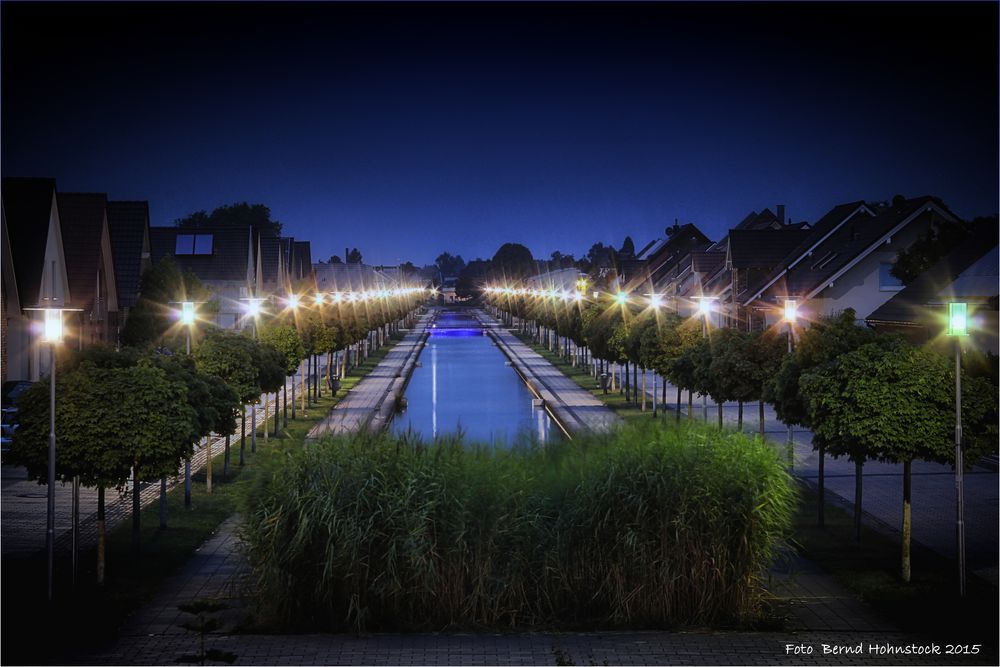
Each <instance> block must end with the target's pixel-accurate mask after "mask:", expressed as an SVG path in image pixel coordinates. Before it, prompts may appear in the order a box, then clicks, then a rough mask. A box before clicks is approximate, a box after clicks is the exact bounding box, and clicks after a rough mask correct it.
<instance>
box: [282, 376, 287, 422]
mask: <svg viewBox="0 0 1000 667" xmlns="http://www.w3.org/2000/svg"><path fill="white" fill-rule="evenodd" d="M281 403H282V413H283V422H284V423H283V424H282V425H283V426H284V427H285V428H288V376H285V384H283V385H282V386H281Z"/></svg>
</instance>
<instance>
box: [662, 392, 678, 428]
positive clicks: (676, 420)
mask: <svg viewBox="0 0 1000 667" xmlns="http://www.w3.org/2000/svg"><path fill="white" fill-rule="evenodd" d="M664 388H666V385H664ZM674 421H675V422H676V423H678V424H680V423H681V388H680V387H677V414H675V415H674Z"/></svg>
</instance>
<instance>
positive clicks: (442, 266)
mask: <svg viewBox="0 0 1000 667" xmlns="http://www.w3.org/2000/svg"><path fill="white" fill-rule="evenodd" d="M434 265H435V266H437V268H438V271H440V272H441V275H442V276H445V277H448V276H458V275H459V274H460V273H461V272H462V269H464V268H465V260H464V259H462V256H461V255H452V254H451V253H450V252H443V253H441V254H440V255H438V256H437V259H435V260H434Z"/></svg>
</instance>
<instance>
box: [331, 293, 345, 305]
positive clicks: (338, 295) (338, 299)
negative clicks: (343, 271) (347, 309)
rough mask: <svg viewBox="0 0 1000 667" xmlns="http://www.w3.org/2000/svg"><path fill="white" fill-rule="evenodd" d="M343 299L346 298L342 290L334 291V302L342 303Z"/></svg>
mask: <svg viewBox="0 0 1000 667" xmlns="http://www.w3.org/2000/svg"><path fill="white" fill-rule="evenodd" d="M343 299H344V295H343V294H341V293H340V292H334V293H333V302H334V303H340V302H341V301H342V300H343Z"/></svg>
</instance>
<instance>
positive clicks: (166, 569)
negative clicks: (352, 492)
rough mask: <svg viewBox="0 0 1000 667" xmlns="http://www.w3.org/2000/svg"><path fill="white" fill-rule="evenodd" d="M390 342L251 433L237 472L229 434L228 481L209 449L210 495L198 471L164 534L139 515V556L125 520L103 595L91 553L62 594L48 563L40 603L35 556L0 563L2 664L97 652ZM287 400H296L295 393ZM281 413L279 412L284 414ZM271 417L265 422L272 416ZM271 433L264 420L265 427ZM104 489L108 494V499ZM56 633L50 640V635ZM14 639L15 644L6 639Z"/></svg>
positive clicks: (39, 561) (171, 495) (67, 566)
mask: <svg viewBox="0 0 1000 667" xmlns="http://www.w3.org/2000/svg"><path fill="white" fill-rule="evenodd" d="M395 342H396V341H391V342H390V344H389V345H386V346H383V348H382V349H380V350H378V351H376V352H374V353H373V354H372V355H371V356H369V358H368V359H367V360H365V363H364V364H362V365H360V366H358V367H356V368H354V369H352V370H351V372H350V373H349V374H348V377H347V378H345V379H344V380H342V383H341V389H340V390H339V391H338V392H337V393H336V395H335V396H331V395H330V392H329V391H325V392H324V394H323V396H322V397H321V398H320V399H319V401H318V402H316V403H314V404H313V405H312V406H309V408H308V410H307V413H306V414H307V415H308V416H305V415H304V414H303V413H302V411H301V410H298V411H297V418H296V419H295V420H291V419H289V421H288V426H287V428H279V431H278V432H279V436H278V437H277V438H274V437H271V438H270V440H269V442H267V443H265V441H264V439H263V435H262V429H263V427H262V426H261V427H260V429H261V431H260V433H259V434H258V437H257V453H256V454H251V453H250V442H249V440H250V434H249V433H248V434H247V443H246V460H247V465H246V466H244V467H242V468H241V467H240V466H239V465H238V461H239V442H240V441H239V434H238V433H237V435H236V436H234V438H233V442H232V445H231V448H232V460H231V463H230V472H229V479H228V480H223V478H222V467H223V466H222V457H223V448H222V447H220V446H215V447H213V461H212V463H213V467H212V481H213V487H214V488H213V493H212V494H208V493H205V470H204V469H202V470H200V471H198V472H196V473H195V474H194V475H192V485H191V504H192V507H191V509H186V508H185V507H184V489H183V485H181V484H178V485H176V486H175V487H174V488H172V489H171V490H170V491H168V493H167V526H168V527H167V528H166V529H165V530H160V528H159V503H158V502H153V503H150V504H149V505H147V506H146V507H144V508H143V510H142V512H141V523H142V533H141V541H142V551H141V556H140V557H138V558H136V557H135V556H134V555H133V552H132V548H131V525H132V522H131V518H128V519H126V520H125V521H123V522H122V523H121V524H119V525H118V526H116V527H115V528H114V529H113V530H109V531H108V538H107V542H108V544H107V576H106V582H105V585H104V587H103V588H101V587H98V586H97V585H96V583H95V581H96V560H97V557H96V551H95V550H94V549H88V550H85V551H81V553H80V569H79V573H78V578H77V588H76V591H75V592H71V588H72V586H71V578H70V572H71V563H70V559H69V555H68V554H65V555H61V556H58V557H57V559H56V562H55V566H54V572H55V575H56V580H55V583H54V587H55V591H56V599H55V600H54V602H53V603H52V604H51V605H50V604H48V603H47V602H46V600H45V588H46V565H45V554H44V552H42V553H38V554H35V555H33V556H31V557H26V558H15V557H5V558H4V559H3V575H4V577H3V588H4V595H3V608H4V610H5V612H4V614H3V616H4V632H5V634H6V635H7V636H8V639H9V640H10V641H6V642H4V643H3V660H2V661H3V663H4V664H39V663H55V664H59V663H62V662H65V661H66V660H67V659H69V658H71V657H73V656H80V655H83V654H86V653H88V652H92V651H96V650H99V649H100V647H102V646H103V645H106V644H107V643H109V642H111V641H113V640H114V639H115V637H116V636H117V634H118V630H119V628H120V626H121V625H122V623H123V622H124V620H125V619H126V617H127V616H128V615H129V614H130V613H132V612H133V611H134V610H136V609H137V608H139V607H140V606H141V605H142V603H143V602H145V601H147V600H148V599H149V598H151V597H152V596H153V595H154V594H155V593H156V592H157V590H158V589H159V588H160V586H161V584H162V583H163V581H164V579H166V578H167V577H169V576H171V575H173V574H175V573H176V572H178V571H179V570H180V568H181V567H182V566H183V565H184V564H185V563H186V562H187V561H188V560H189V559H190V558H191V556H192V555H193V554H194V552H195V550H196V549H197V548H198V547H200V546H201V545H202V544H203V543H204V542H205V540H207V539H208V538H209V537H210V536H211V535H212V534H213V533H214V532H215V531H216V530H217V529H218V527H219V526H220V525H221V524H222V523H223V522H224V521H225V520H226V519H228V518H229V517H230V516H232V515H233V514H234V513H235V512H236V511H237V510H238V509H239V508H240V506H241V504H242V502H243V500H242V499H243V496H244V495H245V493H246V491H247V489H249V488H252V481H253V479H254V478H255V477H256V476H258V475H260V474H263V473H266V470H267V466H265V465H262V463H263V461H264V460H266V459H267V458H268V457H269V456H273V455H275V454H276V453H278V452H289V451H296V450H299V449H301V444H302V442H303V440H304V438H305V435H306V434H307V433H308V431H309V430H310V429H311V428H312V427H313V426H315V425H316V423H317V422H318V421H319V420H320V419H321V418H322V417H324V416H325V415H326V414H327V413H328V412H329V411H330V409H332V408H333V406H334V405H336V403H337V402H339V401H340V400H341V399H342V398H343V397H344V395H345V394H346V393H347V392H348V391H349V390H350V389H351V388H352V387H354V386H355V385H356V384H357V383H358V382H359V381H360V380H361V379H362V378H363V377H364V376H365V375H367V374H368V373H369V372H371V370H372V369H373V368H374V367H375V366H376V365H377V364H378V362H379V361H381V360H382V359H383V358H384V357H385V355H386V354H387V353H388V351H389V350H390V349H391V348H392V346H393V345H394V344H395ZM297 398H299V397H298V396H297ZM290 414H291V406H289V415H290ZM272 419H273V416H272ZM271 424H272V426H271V428H272V429H273V421H272V422H271ZM113 493H114V492H113V491H108V494H109V500H110V499H111V494H113ZM53 628H58V638H57V640H56V641H53V636H52V630H53ZM14 638H17V639H16V640H15V639H14Z"/></svg>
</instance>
